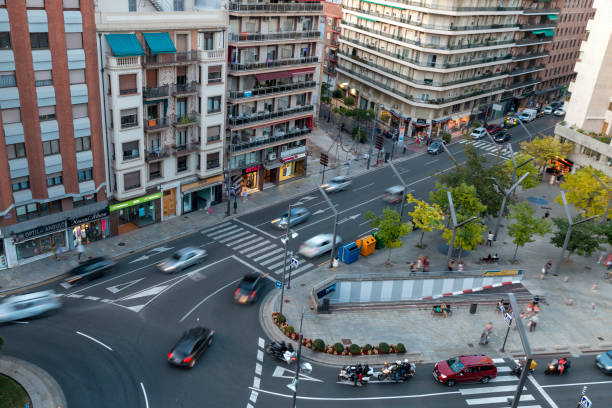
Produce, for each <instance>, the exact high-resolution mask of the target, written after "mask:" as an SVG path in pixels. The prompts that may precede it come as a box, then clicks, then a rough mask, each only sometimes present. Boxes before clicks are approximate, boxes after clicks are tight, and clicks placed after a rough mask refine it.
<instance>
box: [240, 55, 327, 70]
mask: <svg viewBox="0 0 612 408" xmlns="http://www.w3.org/2000/svg"><path fill="white" fill-rule="evenodd" d="M317 62H319V57H304V58H288V59H278V60H271V61H266V62H249V63H246V64H238V63H231V64H229V70H230V71H253V70H258V69H266V68H277V67H285V66H291V65H301V64H314V63H317Z"/></svg>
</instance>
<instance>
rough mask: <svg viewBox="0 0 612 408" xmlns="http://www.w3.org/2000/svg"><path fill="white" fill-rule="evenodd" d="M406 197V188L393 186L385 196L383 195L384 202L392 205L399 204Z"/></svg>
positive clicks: (387, 190) (386, 191)
mask: <svg viewBox="0 0 612 408" xmlns="http://www.w3.org/2000/svg"><path fill="white" fill-rule="evenodd" d="M403 197H404V187H403V186H393V187H389V188H388V189H386V190H385V195H383V201H385V202H387V203H391V204H397V203H399V202H400V200H402V199H403Z"/></svg>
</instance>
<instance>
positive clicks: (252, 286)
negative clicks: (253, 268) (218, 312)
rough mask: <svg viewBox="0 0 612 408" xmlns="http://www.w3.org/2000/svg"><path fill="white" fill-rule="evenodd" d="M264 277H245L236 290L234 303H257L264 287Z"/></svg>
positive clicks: (254, 274) (258, 275)
mask: <svg viewBox="0 0 612 408" xmlns="http://www.w3.org/2000/svg"><path fill="white" fill-rule="evenodd" d="M263 280H264V275H262V274H259V273H249V274H248V275H245V276H244V277H243V278H242V280H241V281H240V283H239V284H238V287H237V288H236V289H235V290H234V301H235V302H237V303H242V304H244V303H255V302H257V299H259V295H260V294H261V291H262V289H263V287H264V285H263V283H264V281H263Z"/></svg>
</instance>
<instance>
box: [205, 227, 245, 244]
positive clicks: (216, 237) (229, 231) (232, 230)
mask: <svg viewBox="0 0 612 408" xmlns="http://www.w3.org/2000/svg"><path fill="white" fill-rule="evenodd" d="M238 231H244V230H243V229H242V227H238V226H236V227H233V228H232V229H231V230H228V231H224V232H223V233H221V234H218V235H209V236H210V237H212V238H214V239H216V240H217V241H219V240H221V239H223V238H225V237H228V236H230V235H233V234H235V233H236V232H238Z"/></svg>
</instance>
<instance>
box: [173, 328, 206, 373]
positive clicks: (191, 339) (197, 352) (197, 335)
mask: <svg viewBox="0 0 612 408" xmlns="http://www.w3.org/2000/svg"><path fill="white" fill-rule="evenodd" d="M214 334H215V331H214V330H211V329H209V328H207V327H194V328H191V329H189V330H187V331H186V332H184V333H183V335H182V336H181V338H180V339H179V341H177V342H176V344H175V345H174V347H172V350H171V351H170V353H168V362H169V363H170V364H173V365H177V366H180V367H189V368H191V367H193V366H194V365H195V363H196V361H197V360H198V358H200V356H201V355H202V353H203V352H204V351H206V349H208V347H210V345H211V344H212V342H213V336H214Z"/></svg>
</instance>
